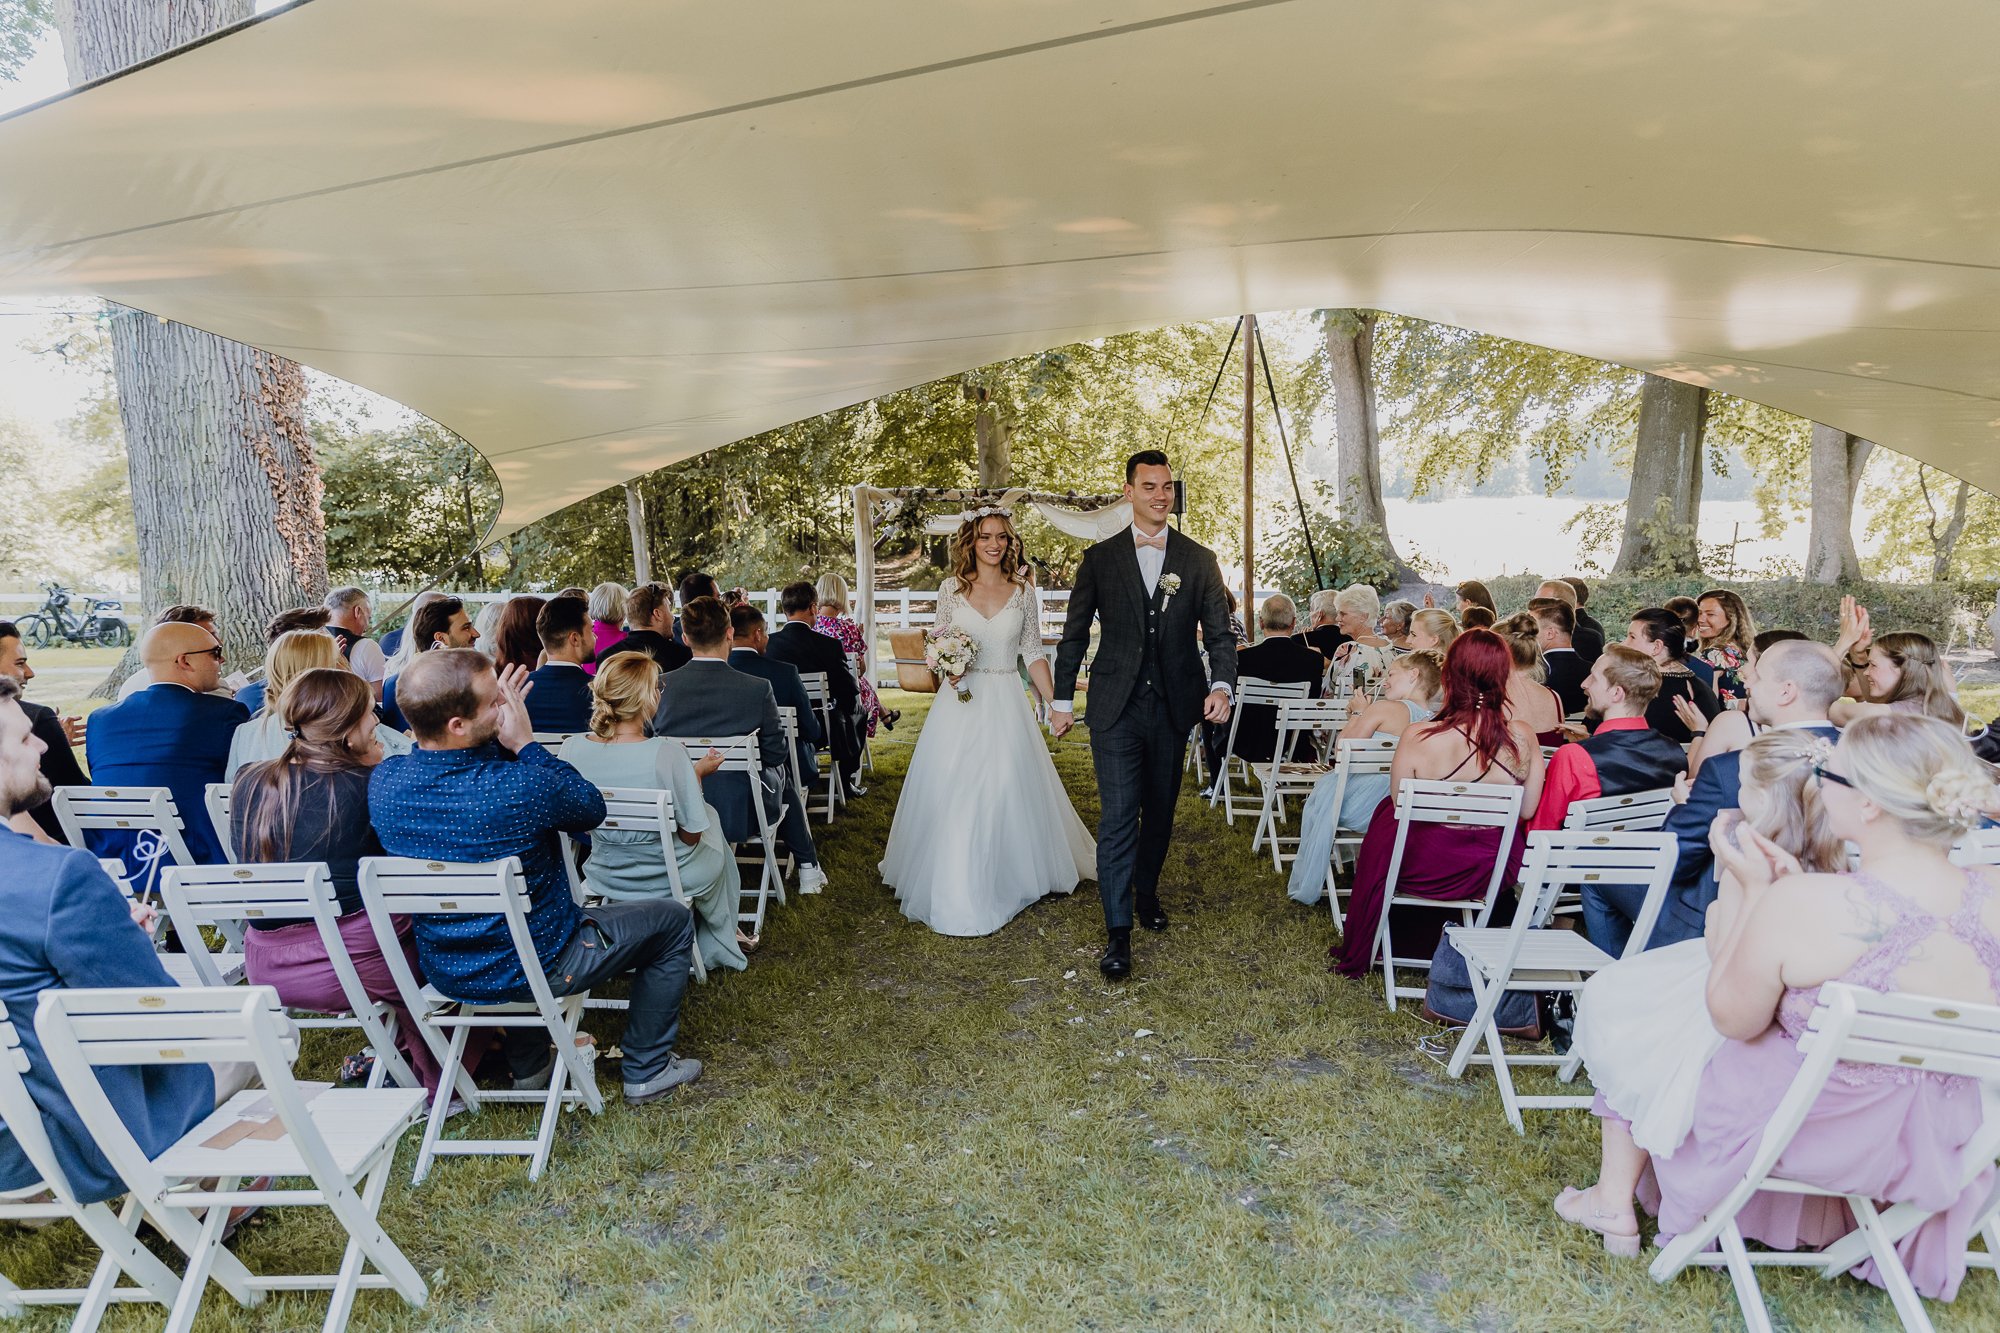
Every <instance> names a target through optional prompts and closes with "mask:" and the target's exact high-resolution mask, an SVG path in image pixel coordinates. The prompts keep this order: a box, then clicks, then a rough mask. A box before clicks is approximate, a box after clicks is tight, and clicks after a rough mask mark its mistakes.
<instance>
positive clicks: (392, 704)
mask: <svg viewBox="0 0 2000 1333" xmlns="http://www.w3.org/2000/svg"><path fill="white" fill-rule="evenodd" d="M516 600H519V599H516ZM475 633H476V631H474V629H473V628H472V621H471V619H470V618H468V617H467V616H466V614H465V603H464V602H462V601H460V600H459V599H458V598H456V597H444V596H440V597H437V598H434V599H432V600H431V601H429V602H426V603H424V605H422V606H421V607H419V608H417V613H416V614H415V615H413V616H411V617H410V632H409V634H408V635H406V636H405V637H404V641H403V648H404V650H405V651H407V652H408V653H409V654H410V655H411V657H412V658H413V659H414V658H415V657H416V655H418V654H420V653H432V652H437V651H439V650H440V649H444V648H470V647H471V646H472V641H473V637H474V635H475ZM401 674H402V672H400V671H399V672H397V673H396V675H395V676H391V677H389V678H388V679H387V680H385V681H383V682H382V708H381V713H382V720H383V721H384V722H386V723H388V724H389V726H390V727H391V728H393V729H394V730H396V731H408V730H409V729H410V725H409V722H408V721H407V720H406V719H405V718H404V717H403V711H402V710H401V709H400V708H398V707H397V706H396V679H397V677H398V676H400V675H401Z"/></svg>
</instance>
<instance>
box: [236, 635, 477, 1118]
mask: <svg viewBox="0 0 2000 1333" xmlns="http://www.w3.org/2000/svg"><path fill="white" fill-rule="evenodd" d="M301 637H311V638H317V639H321V640H323V641H325V642H326V644H327V646H328V648H329V650H332V648H333V641H332V640H331V639H329V638H327V636H326V635H324V634H309V635H302V636H301ZM276 720H277V721H279V723H280V724H281V726H282V728H283V730H282V731H281V732H280V733H279V734H280V735H282V736H283V737H284V738H285V745H284V746H283V748H282V749H280V750H279V751H278V753H277V755H276V756H275V757H273V758H270V759H263V760H259V761H257V762H255V763H252V764H249V765H248V766H246V767H245V768H244V769H243V771H242V772H241V773H239V774H237V775H236V780H235V784H234V786H233V787H232V789H231V796H230V802H229V840H230V842H232V843H233V844H234V845H235V848H236V859H237V860H238V861H241V862H244V863H246V864H252V865H255V864H272V863H279V862H297V861H324V862H326V866H327V870H328V872H329V874H330V875H331V877H332V880H333V891H334V893H335V895H336V896H337V897H338V898H339V899H340V938H341V939H342V940H344V941H345V942H346V945H347V953H348V956H349V957H350V958H352V959H353V960H354V972H355V975H356V976H358V977H360V978H361V985H362V987H363V989H365V990H366V991H367V992H368V996H369V998H370V999H375V1000H386V1001H388V1003H389V1004H390V1006H391V1007H392V1008H393V1009H394V1010H395V1015H396V1049H397V1050H398V1051H400V1052H402V1055H403V1058H404V1059H405V1060H407V1061H409V1063H410V1069H411V1071H412V1072H414V1073H415V1074H416V1076H417V1077H418V1078H419V1079H420V1080H422V1082H423V1085H424V1087H425V1088H426V1089H427V1090H429V1091H431V1092H436V1091H437V1085H438V1064H437V1061H436V1059H435V1058H433V1057H432V1055H431V1049H430V1047H429V1045H427V1044H426V1043H425V1042H424V1040H423V1037H422V1035H421V1034H420V1032H419V1031H418V1028H417V1023H416V1020H415V1019H414V1018H413V1017H411V1015H410V1013H409V1011H408V1010H406V1009H404V1008H403V1006H402V1000H401V993H400V992H399V991H398V990H397V989H396V979H395V977H394V976H393V975H392V974H391V973H390V971H389V965H388V964H387V963H386V962H384V961H383V958H382V949H381V946H380V945H379V944H378V943H377V942H376V939H375V932H374V930H373V929H372V928H371V927H370V926H369V924H368V913H367V912H366V911H364V910H363V908H362V905H361V889H360V885H359V882H358V879H357V876H358V875H359V874H360V863H361V858H362V857H364V856H380V855H382V844H381V842H380V841H379V840H378V839H377V838H376V836H375V829H374V827H373V826H372V825H371V824H370V823H369V821H368V778H369V775H370V774H371V773H372V772H373V771H374V768H375V766H376V765H377V764H379V763H381V762H382V760H383V758H384V755H383V752H382V745H381V742H380V741H379V740H378V739H377V737H378V735H379V734H380V732H381V724H380V723H378V722H377V721H376V720H375V698H374V691H373V690H371V689H369V688H368V685H367V683H366V682H365V681H363V680H362V679H361V678H360V677H359V676H356V675H354V674H353V672H352V670H351V669H349V668H348V667H347V666H346V665H345V664H343V663H341V662H340V659H339V655H338V652H337V651H336V652H334V657H333V661H332V662H330V663H328V664H326V665H324V666H316V667H312V668H310V669H308V670H306V671H302V672H300V673H299V674H298V675H297V676H296V677H294V678H293V679H292V680H291V681H289V682H288V683H287V685H286V686H285V688H284V689H283V690H282V691H281V693H280V695H279V717H278V718H277V719H276ZM253 725H254V724H253ZM399 739H400V738H399ZM406 744H407V742H406ZM246 924H247V925H248V926H249V927H250V929H249V930H247V931H245V932H244V935H243V971H244V975H245V976H246V977H248V978H249V981H250V984H251V985H253V986H271V987H274V988H275V989H276V990H277V992H278V998H279V999H281V1000H283V1001H284V1002H285V1003H286V1004H288V1005H292V1006H294V1007H296V1008H300V1009H312V1010H316V1011H318V1012H322V1013H344V1012H346V1010H347V1007H348V1005H347V997H346V995H345V994H344V993H343V992H342V990H341V988H340V978H339V977H338V976H337V975H335V973H334V970H333V964H332V962H330V961H329V960H328V957H327V952H326V942H325V941H324V940H322V939H321V938H320V934H319V927H318V926H317V925H316V924H315V923H313V922H312V921H310V920H306V921H258V920H256V919H254V918H253V919H252V920H250V921H248V922H247V923H246ZM396 933H397V934H398V935H399V936H400V937H401V938H402V940H403V950H404V954H405V956H406V957H407V958H408V959H409V961H410V964H411V966H412V967H414V966H415V965H416V961H417V955H416V947H415V945H414V944H413V943H412V942H411V927H410V922H409V920H408V919H407V918H404V919H402V920H401V921H400V922H399V923H398V926H397V931H396Z"/></svg>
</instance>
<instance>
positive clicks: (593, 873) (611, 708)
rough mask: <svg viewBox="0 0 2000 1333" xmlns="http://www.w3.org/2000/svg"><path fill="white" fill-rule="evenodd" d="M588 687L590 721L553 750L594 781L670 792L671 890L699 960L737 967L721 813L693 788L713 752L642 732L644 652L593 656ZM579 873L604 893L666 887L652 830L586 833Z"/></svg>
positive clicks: (653, 668)
mask: <svg viewBox="0 0 2000 1333" xmlns="http://www.w3.org/2000/svg"><path fill="white" fill-rule="evenodd" d="M590 693H591V697H592V699H593V701H594V702H593V706H592V708H591V713H590V730H589V731H587V732H580V733H578V734H577V735H574V736H571V737H570V738H569V739H568V740H566V741H564V742H563V744H562V749H561V750H560V751H559V752H558V757H559V758H561V759H562V760H563V761H564V762H565V763H567V764H569V765H570V766H571V767H573V768H575V769H576V771H577V772H579V773H581V774H583V776H584V777H586V778H588V779H589V780H590V781H591V782H592V783H594V784H595V785H597V786H599V787H612V788H635V787H636V788H642V789H648V790H654V791H669V792H672V793H673V797H674V823H675V824H676V825H677V827H676V828H675V830H674V846H673V849H672V854H673V858H674V864H675V866H676V867H677V868H678V869H679V871H680V879H681V893H682V894H683V895H684V896H685V898H686V901H687V905H688V906H689V907H690V908H691V909H693V911H694V939H695V947H696V948H698V949H700V950H701V962H702V966H704V967H708V968H717V967H727V968H732V969H734V970H736V971H738V972H740V971H742V970H743V969H744V968H745V967H746V966H748V963H747V961H746V960H745V958H744V957H743V951H744V949H745V948H749V947H755V945H756V943H757V941H756V939H755V938H754V937H752V936H749V935H745V934H743V933H742V932H741V931H739V930H738V929H737V928H736V913H737V909H738V908H739V906H740V905H741V904H740V902H739V896H740V895H739V893H738V889H739V881H738V879H737V875H736V855H735V853H734V851H732V850H731V848H730V846H729V842H728V840H727V839H726V838H724V837H723V835H722V816H721V815H719V814H717V813H716V812H715V808H714V807H713V806H711V805H709V803H708V801H707V800H706V799H705V798H704V797H703V795H702V790H701V780H702V779H703V778H705V777H707V776H708V775H709V774H711V773H713V772H715V771H716V770H717V769H719V768H721V767H722V756H721V755H720V754H718V753H717V752H715V751H714V750H710V751H709V752H708V753H707V754H705V755H703V756H702V757H701V758H700V759H699V760H692V761H691V760H690V759H689V758H688V753H687V751H686V750H685V749H684V748H682V746H681V743H680V742H679V741H676V740H673V739H671V738H669V737H666V736H648V735H647V734H646V723H647V722H649V721H651V720H652V717H653V715H654V714H655V713H657V712H658V711H659V708H660V664H659V663H658V662H655V661H654V660H653V659H652V658H650V657H648V656H647V655H646V654H644V653H613V654H612V655H611V656H610V657H609V658H608V659H606V660H605V661H603V662H600V663H599V664H598V667H597V675H596V677H595V678H594V679H593V680H592V681H591V683H590ZM583 879H584V884H585V885H586V887H588V888H589V890H590V891H591V892H592V893H595V894H599V895H602V896H603V897H606V898H612V899H630V898H660V897H666V896H670V895H671V894H672V893H673V882H672V881H671V880H669V879H668V878H667V865H666V861H665V860H664V859H663V857H662V854H661V847H660V839H659V835H657V834H654V833H646V832H641V831H637V830H628V829H607V828H601V829H598V830H596V831H595V832H594V833H592V834H591V835H590V860H589V861H588V862H587V863H585V865H584V868H583Z"/></svg>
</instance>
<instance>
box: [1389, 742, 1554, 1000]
mask: <svg viewBox="0 0 2000 1333" xmlns="http://www.w3.org/2000/svg"><path fill="white" fill-rule="evenodd" d="M1521 795H1522V792H1521V788H1520V787H1519V786H1518V785H1516V784H1513V783H1508V784H1506V785H1504V786H1503V785H1500V784H1498V783H1479V782H1449V781H1443V782H1440V781H1434V780H1431V779H1427V778H1405V779H1404V780H1403V783H1402V785H1401V786H1400V787H1399V788H1398V789H1397V790H1396V792H1395V793H1394V798H1395V802H1396V843H1395V847H1394V848H1393V850H1391V852H1390V854H1389V873H1388V877H1387V879H1386V880H1385V881H1384V883H1383V886H1382V915H1381V918H1380V920H1378V921H1377V922H1376V926H1375V945H1374V953H1373V958H1374V960H1376V961H1378V962H1379V963H1380V964H1381V967H1382V992H1383V996H1384V998H1386V999H1387V1000H1388V1002H1389V1008H1390V1010H1391V1011H1393V1010H1394V1009H1395V1008H1396V998H1397V997H1398V996H1399V995H1400V996H1407V997H1410V998H1413V999H1422V998H1423V994H1424V990H1423V987H1421V986H1419V987H1409V986H1402V987H1399V986H1397V984H1396V969H1397V968H1398V967H1408V968H1414V969H1416V970H1418V971H1422V972H1428V971H1429V970H1430V965H1431V960H1430V959H1428V958H1398V957H1396V956H1395V952H1394V950H1393V949H1392V948H1391V947H1390V942H1391V941H1390V934H1389V919H1390V916H1391V915H1392V914H1393V913H1394V912H1395V910H1396V908H1398V907H1414V908H1421V909H1424V910H1427V911H1443V912H1457V913H1459V915H1460V916H1461V918H1462V919H1463V921H1464V924H1466V925H1468V926H1484V925H1485V924H1486V919H1487V918H1488V917H1489V916H1491V915H1492V913H1493V900H1494V895H1495V894H1497V893H1499V892H1500V891H1501V889H1502V887H1503V885H1502V884H1501V882H1500V881H1501V878H1502V876H1503V875H1504V874H1505V873H1506V869H1507V859H1508V855H1509V853H1510V852H1512V851H1513V847H1514V839H1515V838H1516V837H1517V836H1519V832H1520V822H1521ZM1423 823H1430V824H1454V825H1461V826H1466V827H1473V828H1498V829H1500V830H1501V835H1500V842H1499V846H1498V849H1497V851H1496V852H1495V855H1494V859H1493V873H1492V876H1491V877H1490V878H1489V879H1488V880H1487V882H1486V889H1485V892H1484V893H1482V894H1480V895H1479V896H1478V897H1476V898H1465V899H1454V900H1449V901H1439V900H1435V899H1430V898H1416V897H1410V896H1407V895H1401V894H1398V893H1397V892H1396V882H1397V880H1398V878H1399V877H1400V876H1401V874H1402V870H1403V854H1404V851H1405V849H1406V847H1407V846H1408V843H1409V837H1410V826H1411V825H1412V824H1423Z"/></svg>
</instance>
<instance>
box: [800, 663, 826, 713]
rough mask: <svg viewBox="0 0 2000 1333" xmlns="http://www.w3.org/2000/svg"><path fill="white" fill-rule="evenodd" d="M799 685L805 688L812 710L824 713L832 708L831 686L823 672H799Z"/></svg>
mask: <svg viewBox="0 0 2000 1333" xmlns="http://www.w3.org/2000/svg"><path fill="white" fill-rule="evenodd" d="M799 683H800V684H801V685H804V686H805V687H806V698H808V699H810V700H811V701H812V706H813V707H814V708H817V709H820V710H821V711H824V710H826V709H828V708H830V707H832V706H833V685H832V683H831V682H830V681H828V680H827V678H826V672H824V671H801V672H800V673H799Z"/></svg>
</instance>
